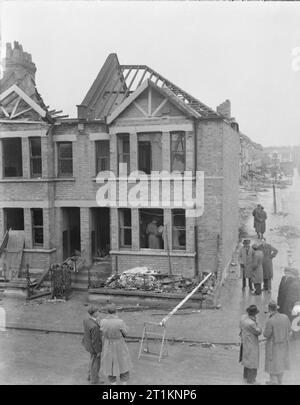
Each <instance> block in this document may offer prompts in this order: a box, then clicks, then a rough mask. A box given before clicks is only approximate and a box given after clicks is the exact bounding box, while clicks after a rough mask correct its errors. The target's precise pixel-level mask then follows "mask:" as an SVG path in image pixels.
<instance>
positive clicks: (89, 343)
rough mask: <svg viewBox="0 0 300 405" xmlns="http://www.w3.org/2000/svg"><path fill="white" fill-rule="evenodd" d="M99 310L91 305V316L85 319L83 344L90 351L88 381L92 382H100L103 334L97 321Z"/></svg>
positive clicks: (89, 310)
mask: <svg viewBox="0 0 300 405" xmlns="http://www.w3.org/2000/svg"><path fill="white" fill-rule="evenodd" d="M98 311H99V310H98V308H97V307H95V306H91V307H89V308H88V313H89V317H88V318H86V319H84V321H83V328H84V335H83V339H82V344H83V346H84V347H85V349H86V350H87V351H88V352H89V353H90V364H89V372H88V381H90V382H91V384H97V383H98V382H99V370H100V361H101V350H102V336H101V332H100V328H99V325H98V323H97V315H98Z"/></svg>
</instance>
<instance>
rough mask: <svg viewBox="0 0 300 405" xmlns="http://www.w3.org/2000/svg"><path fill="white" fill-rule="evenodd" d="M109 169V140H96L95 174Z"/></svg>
mask: <svg viewBox="0 0 300 405" xmlns="http://www.w3.org/2000/svg"><path fill="white" fill-rule="evenodd" d="M105 170H109V141H96V174H98V173H99V172H103V171H105Z"/></svg>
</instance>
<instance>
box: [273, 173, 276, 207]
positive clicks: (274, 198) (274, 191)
mask: <svg viewBox="0 0 300 405" xmlns="http://www.w3.org/2000/svg"><path fill="white" fill-rule="evenodd" d="M273 205H274V214H277V206H276V189H275V180H274V181H273Z"/></svg>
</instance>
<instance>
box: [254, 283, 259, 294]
mask: <svg viewBox="0 0 300 405" xmlns="http://www.w3.org/2000/svg"><path fill="white" fill-rule="evenodd" d="M254 287H255V294H257V295H260V294H261V284H260V283H255V284H254Z"/></svg>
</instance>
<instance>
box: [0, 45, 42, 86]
mask: <svg viewBox="0 0 300 405" xmlns="http://www.w3.org/2000/svg"><path fill="white" fill-rule="evenodd" d="M3 62H4V63H3V66H4V77H5V76H6V75H9V74H10V73H11V72H12V71H13V72H14V73H15V75H16V76H17V79H21V78H22V77H24V75H25V74H26V73H29V74H30V75H31V77H32V78H33V80H34V79H35V72H36V66H35V64H34V63H33V62H32V58H31V55H30V53H27V52H24V51H23V47H22V45H21V44H19V42H17V41H14V47H13V48H12V46H11V44H10V43H7V44H6V57H5V58H4V60H3Z"/></svg>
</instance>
